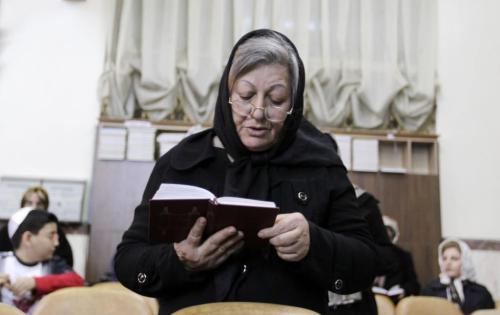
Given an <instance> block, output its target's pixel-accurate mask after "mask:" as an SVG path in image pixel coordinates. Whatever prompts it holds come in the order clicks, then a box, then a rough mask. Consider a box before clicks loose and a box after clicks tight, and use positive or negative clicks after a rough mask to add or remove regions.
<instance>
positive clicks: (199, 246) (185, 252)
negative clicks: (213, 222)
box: [174, 217, 243, 271]
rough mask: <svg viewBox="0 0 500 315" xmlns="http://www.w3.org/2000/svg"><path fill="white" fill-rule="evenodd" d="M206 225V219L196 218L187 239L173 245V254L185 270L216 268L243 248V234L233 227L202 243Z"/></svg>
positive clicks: (215, 234)
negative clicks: (174, 253)
mask: <svg viewBox="0 0 500 315" xmlns="http://www.w3.org/2000/svg"><path fill="white" fill-rule="evenodd" d="M206 225H207V219H205V218H203V217H200V218H198V219H197V220H196V222H195V223H194V225H193V227H192V228H191V231H190V232H189V235H188V237H187V238H186V239H185V240H183V241H182V242H179V243H174V249H175V252H176V254H177V256H178V257H179V260H180V261H181V262H182V263H183V264H184V266H185V267H186V269H187V270H192V271H200V270H207V269H213V268H216V267H217V266H219V265H220V264H222V263H223V262H224V261H225V260H226V259H227V258H228V257H229V256H231V255H232V254H234V253H235V252H237V251H239V250H240V249H241V248H242V247H243V233H242V232H241V231H236V229H235V228H234V227H233V226H230V227H226V228H224V229H222V230H220V231H218V232H217V233H214V234H213V235H212V236H210V237H209V238H207V239H206V240H205V241H204V242H203V243H202V241H201V240H202V236H203V231H204V230H205V226H206Z"/></svg>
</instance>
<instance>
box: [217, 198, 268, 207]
mask: <svg viewBox="0 0 500 315" xmlns="http://www.w3.org/2000/svg"><path fill="white" fill-rule="evenodd" d="M217 203H218V204H220V205H235V206H252V207H261V208H276V204H275V203H274V202H272V201H263V200H256V199H248V198H239V197H219V198H217Z"/></svg>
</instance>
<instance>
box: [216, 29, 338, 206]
mask: <svg viewBox="0 0 500 315" xmlns="http://www.w3.org/2000/svg"><path fill="white" fill-rule="evenodd" d="M271 34H275V35H278V36H279V37H281V38H282V39H283V40H285V41H286V42H288V43H289V44H290V46H291V47H292V48H293V53H294V54H295V56H296V58H297V61H298V68H299V71H298V76H299V77H298V80H297V82H298V85H297V90H296V91H297V92H296V93H295V95H293V96H294V99H293V103H292V104H293V111H292V113H291V114H290V115H288V116H287V118H286V120H285V122H284V125H283V128H282V130H281V134H280V135H279V140H278V141H277V142H276V143H275V144H274V145H273V146H272V147H271V148H270V149H269V150H266V151H263V152H253V151H250V150H248V149H247V148H246V147H245V145H244V144H243V143H242V142H241V140H240V137H239V135H238V133H237V131H236V127H235V124H234V121H233V117H232V111H231V107H230V105H229V103H228V100H229V96H230V91H229V88H228V77H229V72H230V69H231V65H232V63H233V59H234V55H235V53H236V51H237V50H238V47H239V46H240V45H241V44H242V43H244V42H245V41H247V40H248V39H249V38H252V37H265V36H270V35H271ZM304 82H305V74H304V65H303V63H302V60H301V59H300V56H299V54H298V52H297V49H296V47H295V45H294V44H293V43H292V42H291V41H290V40H289V39H288V38H287V37H286V36H285V35H283V34H281V33H279V32H276V31H273V30H269V29H260V30H255V31H252V32H250V33H247V34H246V35H244V36H243V37H242V38H241V39H240V40H239V41H238V42H237V43H236V45H235V46H234V47H233V50H232V52H231V55H230V57H229V60H228V62H227V65H226V68H225V70H224V73H223V76H222V79H221V81H220V85H219V95H218V97H217V104H216V106H215V117H214V129H215V133H216V135H217V136H218V137H219V138H220V140H221V141H222V143H223V145H224V147H225V149H226V150H227V152H228V154H229V155H230V156H231V157H232V158H233V159H234V162H233V163H232V164H231V165H230V166H229V167H228V169H227V171H226V182H225V185H224V187H225V188H224V195H227V196H241V197H249V198H255V199H264V200H265V199H268V198H269V189H270V181H271V179H270V176H271V175H270V170H269V168H270V167H272V166H277V165H279V166H288V167H293V166H332V165H342V162H341V161H340V159H339V157H338V156H337V154H336V151H335V146H334V142H333V140H332V138H331V137H330V136H329V135H326V134H323V133H322V132H320V131H319V130H318V129H316V128H315V127H314V126H313V125H312V124H311V123H309V122H308V121H307V120H305V119H303V117H302V116H303V114H302V111H303V104H304V95H303V94H304Z"/></svg>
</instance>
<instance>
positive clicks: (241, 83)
mask: <svg viewBox="0 0 500 315" xmlns="http://www.w3.org/2000/svg"><path fill="white" fill-rule="evenodd" d="M231 100H232V102H233V105H232V107H231V108H232V114H233V120H234V124H235V125H236V131H237V133H238V135H239V137H240V139H241V142H242V143H243V144H244V145H245V146H246V147H247V149H248V150H250V151H264V150H267V149H269V148H270V147H271V146H273V144H274V143H276V141H277V140H278V137H279V134H280V132H281V129H282V128H283V124H284V122H283V121H281V122H271V121H269V120H268V119H267V118H266V114H265V110H267V109H266V108H267V107H269V106H273V107H275V108H276V107H279V108H280V109H283V110H284V111H288V110H289V109H290V107H291V96H290V83H289V78H288V69H287V68H286V67H285V66H283V65H279V64H273V65H263V66H260V67H258V68H256V69H254V70H252V71H250V72H248V73H246V74H244V75H242V76H240V77H239V78H238V79H237V80H236V81H235V82H234V84H233V86H232V90H231ZM238 102H240V103H242V102H246V103H250V104H251V105H252V112H251V113H250V114H249V115H241V114H239V113H238V112H237V111H235V109H234V106H235V105H234V104H236V103H238ZM236 106H237V105H236ZM268 116H269V115H268Z"/></svg>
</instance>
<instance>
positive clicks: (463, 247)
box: [438, 238, 476, 284]
mask: <svg viewBox="0 0 500 315" xmlns="http://www.w3.org/2000/svg"><path fill="white" fill-rule="evenodd" d="M451 242H455V243H457V244H458V246H459V247H460V252H461V258H462V269H461V270H460V280H471V281H475V280H476V270H475V269H474V264H473V262H472V253H471V250H470V247H469V246H468V245H467V244H466V243H465V242H464V241H462V240H459V239H457V238H447V239H445V240H444V241H442V242H441V244H439V247H438V257H439V258H438V261H439V268H440V270H441V274H440V275H439V278H440V280H441V283H443V284H448V283H450V278H449V277H448V276H447V275H446V273H445V272H444V262H443V253H442V250H443V247H444V246H445V245H446V244H448V243H451Z"/></svg>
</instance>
